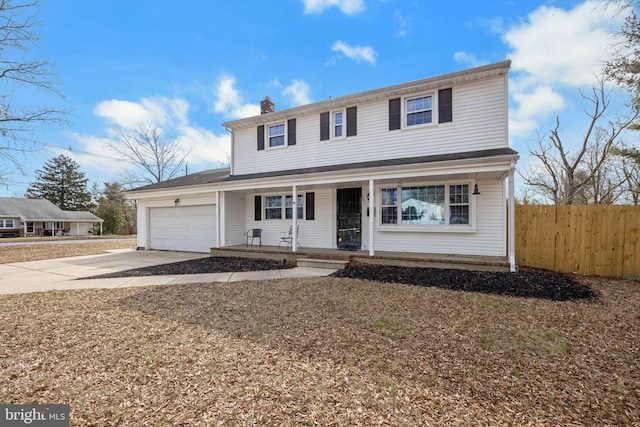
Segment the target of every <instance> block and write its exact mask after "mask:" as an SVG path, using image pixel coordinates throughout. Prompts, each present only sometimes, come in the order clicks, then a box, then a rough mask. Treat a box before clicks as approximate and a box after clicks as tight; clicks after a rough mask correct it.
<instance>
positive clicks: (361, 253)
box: [211, 245, 510, 271]
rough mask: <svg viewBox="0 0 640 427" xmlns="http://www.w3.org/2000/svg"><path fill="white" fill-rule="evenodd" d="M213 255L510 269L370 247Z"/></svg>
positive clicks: (472, 259) (492, 259)
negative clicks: (370, 248)
mask: <svg viewBox="0 0 640 427" xmlns="http://www.w3.org/2000/svg"><path fill="white" fill-rule="evenodd" d="M211 256H213V257H241V258H263V259H275V260H287V261H291V262H300V261H305V260H312V261H315V262H318V263H320V262H322V261H323V260H329V261H343V262H361V263H369V264H383V265H397V266H404V267H423V268H450V269H461V270H476V271H509V270H510V265H509V260H508V258H507V257H500V256H482V255H455V254H433V253H415V252H392V251H376V252H375V255H373V256H372V255H369V251H368V250H340V249H326V248H304V247H298V248H297V250H296V251H295V252H294V251H292V250H291V248H285V247H278V246H245V245H235V246H228V247H221V248H212V249H211Z"/></svg>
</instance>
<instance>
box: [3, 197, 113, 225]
mask: <svg viewBox="0 0 640 427" xmlns="http://www.w3.org/2000/svg"><path fill="white" fill-rule="evenodd" d="M0 217H20V218H24V220H25V221H32V220H47V221H49V220H50V221H74V222H102V219H100V218H98V217H97V216H95V215H94V214H92V213H91V212H86V211H80V212H74V211H63V210H62V209H60V208H59V207H57V206H56V205H54V204H53V203H51V202H50V201H48V200H42V199H18V198H13V197H0Z"/></svg>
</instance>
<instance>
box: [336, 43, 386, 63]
mask: <svg viewBox="0 0 640 427" xmlns="http://www.w3.org/2000/svg"><path fill="white" fill-rule="evenodd" d="M331 50H332V51H334V52H341V53H342V54H343V55H344V56H346V57H347V58H349V59H353V60H354V61H356V62H360V61H367V62H369V63H371V64H375V63H376V52H375V51H374V50H373V48H372V47H371V46H349V44H347V43H346V42H343V41H340V40H338V41H337V42H335V43H334V44H333V46H332V47H331Z"/></svg>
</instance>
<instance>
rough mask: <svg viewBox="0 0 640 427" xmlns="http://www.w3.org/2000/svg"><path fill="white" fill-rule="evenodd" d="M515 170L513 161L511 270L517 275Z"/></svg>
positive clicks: (510, 203)
mask: <svg viewBox="0 0 640 427" xmlns="http://www.w3.org/2000/svg"><path fill="white" fill-rule="evenodd" d="M515 169H516V163H515V162H514V161H511V168H509V230H508V231H507V232H508V233H509V245H508V246H509V248H508V250H509V268H510V270H511V272H512V273H515V271H516V269H517V266H516V236H515V232H516V231H515V230H516V211H515V210H516V203H515V188H514V186H515V179H514V175H515Z"/></svg>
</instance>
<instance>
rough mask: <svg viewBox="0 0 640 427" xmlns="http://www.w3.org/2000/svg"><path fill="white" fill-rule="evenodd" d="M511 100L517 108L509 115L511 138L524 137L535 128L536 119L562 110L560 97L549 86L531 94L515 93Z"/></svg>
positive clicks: (535, 90) (536, 89)
mask: <svg viewBox="0 0 640 427" xmlns="http://www.w3.org/2000/svg"><path fill="white" fill-rule="evenodd" d="M513 99H514V100H515V101H516V102H517V103H518V105H519V108H518V109H516V110H514V111H513V112H512V113H511V120H510V123H509V132H510V133H511V135H513V136H525V135H528V134H529V133H530V132H531V131H533V130H535V129H536V127H537V121H536V120H535V119H536V118H539V117H546V116H548V115H549V112H550V111H558V110H561V109H562V108H564V106H565V101H564V99H563V98H562V96H561V95H560V94H559V93H558V92H556V91H554V90H553V89H552V88H551V87H549V86H539V87H536V88H535V89H534V90H533V91H531V92H520V91H516V92H515V93H514V94H513Z"/></svg>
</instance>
